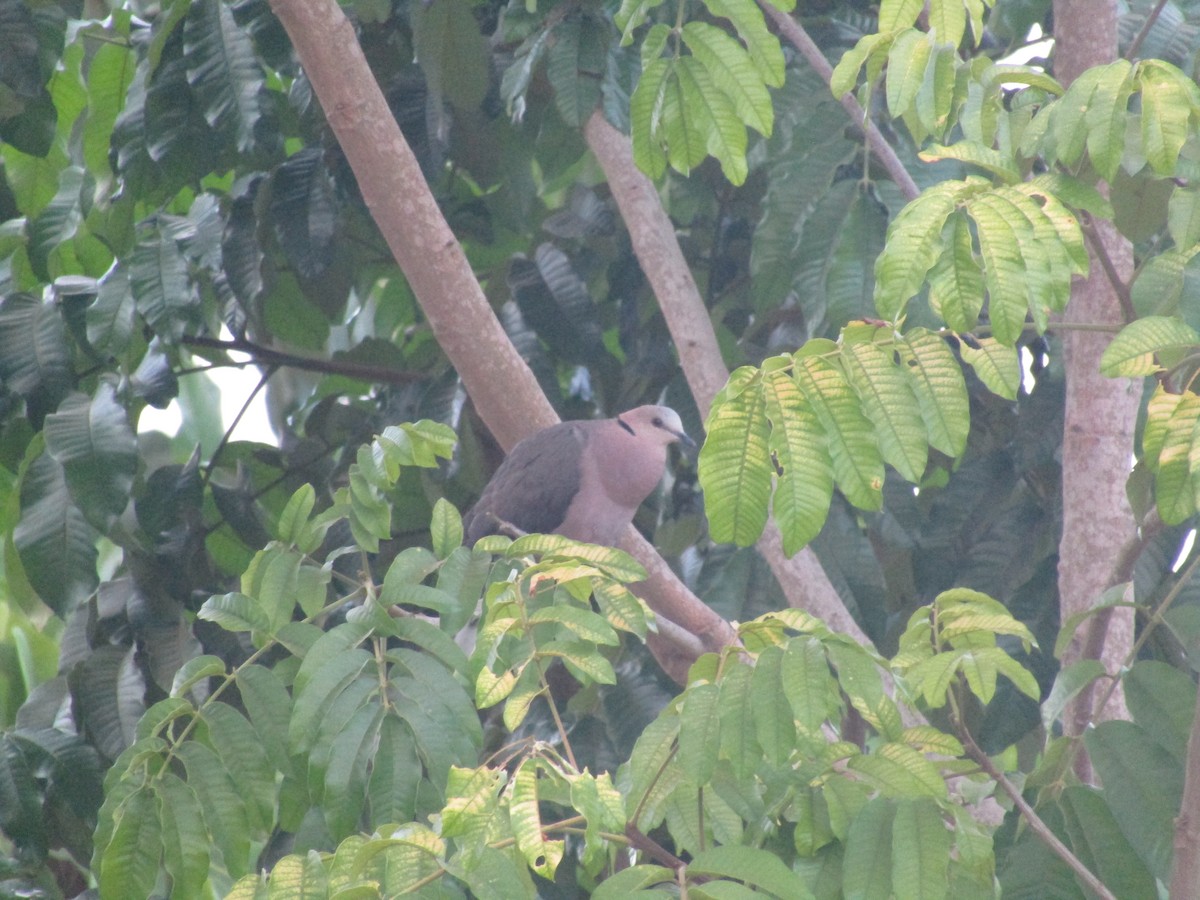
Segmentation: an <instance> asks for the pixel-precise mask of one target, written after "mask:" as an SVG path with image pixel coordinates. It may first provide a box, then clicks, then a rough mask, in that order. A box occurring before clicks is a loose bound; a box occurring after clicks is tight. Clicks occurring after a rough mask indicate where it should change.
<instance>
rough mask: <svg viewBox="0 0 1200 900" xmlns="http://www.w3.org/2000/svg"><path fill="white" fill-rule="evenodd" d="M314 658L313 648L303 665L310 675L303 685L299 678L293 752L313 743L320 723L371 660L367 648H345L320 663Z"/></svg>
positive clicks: (291, 737)
mask: <svg viewBox="0 0 1200 900" xmlns="http://www.w3.org/2000/svg"><path fill="white" fill-rule="evenodd" d="M318 643H320V642H318ZM314 651H315V648H314ZM312 658H313V652H310V654H309V657H308V658H306V659H305V660H304V663H303V664H302V665H301V667H300V668H301V672H303V673H305V674H306V675H307V676H308V677H307V678H306V679H305V681H304V684H303V687H301V684H300V678H299V676H297V679H296V688H295V691H294V696H295V698H296V706H295V710H294V711H293V713H292V721H291V724H290V725H289V727H288V740H289V746H290V747H291V749H292V751H293V752H301V753H302V752H304V751H305V750H307V749H309V748H311V747H312V745H313V742H314V741H315V740H316V739H317V734H318V728H319V723H320V722H321V721H322V720H323V719H324V718H325V716H326V715H327V714H328V713H329V710H330V708H331V707H333V706H334V705H335V704H337V703H338V702H339V700H340V699H341V696H342V694H343V693H344V692H345V691H346V690H347V689H348V688H349V687H350V685H351V684H353V683H354V682H355V681H356V680H357V679H358V678H359V676H360V675H362V673H363V670H364V669H365V668H366V667H367V665H368V664H369V663H370V662H371V656H370V655H369V654H368V653H367V652H366V651H365V650H349V651H343V652H342V653H341V654H339V655H337V656H335V657H333V658H332V659H329V660H327V661H325V662H324V664H323V665H320V666H318V667H310V666H309V662H310V660H311V659H312Z"/></svg>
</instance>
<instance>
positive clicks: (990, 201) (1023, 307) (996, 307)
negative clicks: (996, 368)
mask: <svg viewBox="0 0 1200 900" xmlns="http://www.w3.org/2000/svg"><path fill="white" fill-rule="evenodd" d="M967 212H968V213H969V214H970V216H971V218H972V219H974V220H975V229H976V233H977V234H978V236H979V253H980V256H981V257H982V258H983V277H984V283H985V284H986V285H987V292H988V317H989V318H990V319H991V323H992V333H993V334H994V335H995V337H996V340H998V341H1000V343H1002V344H1008V345H1012V344H1015V343H1016V341H1017V338H1019V337H1020V336H1021V333H1022V330H1023V329H1024V327H1025V317H1026V314H1027V313H1028V311H1029V306H1030V304H1029V298H1030V295H1031V293H1032V292H1033V291H1034V290H1035V288H1034V287H1033V285H1032V284H1031V282H1032V281H1033V279H1034V278H1035V277H1036V274H1037V271H1038V270H1039V269H1040V268H1041V265H1042V262H1043V259H1044V255H1043V253H1040V252H1039V251H1038V250H1037V249H1036V248H1034V247H1032V246H1030V245H1028V244H1023V243H1022V241H1021V237H1020V236H1019V235H1018V234H1017V231H1016V230H1015V228H1014V225H1015V221H1014V219H1015V216H1014V209H1013V204H1012V203H1010V202H1007V201H1006V199H1005V198H1002V197H1000V196H999V195H998V194H997V193H995V192H987V193H981V194H978V195H976V196H975V197H972V198H971V201H970V203H969V204H968V205H967ZM1022 224H1024V223H1022Z"/></svg>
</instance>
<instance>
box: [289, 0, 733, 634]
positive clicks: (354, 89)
mask: <svg viewBox="0 0 1200 900" xmlns="http://www.w3.org/2000/svg"><path fill="white" fill-rule="evenodd" d="M271 8H272V10H273V11H274V12H275V15H276V16H278V17H279V20H280V22H282V23H283V26H284V28H285V29H286V30H287V33H288V36H289V37H290V38H291V40H292V44H293V46H294V47H295V50H296V54H297V56H298V57H299V58H300V62H301V64H302V65H303V66H304V71H305V73H306V74H307V75H308V78H309V81H310V82H311V83H312V86H313V90H314V91H315V92H316V95H317V98H318V100H319V101H320V103H321V108H322V109H323V110H324V111H325V116H326V118H327V119H328V121H329V124H330V127H332V129H333V131H334V134H335V135H336V136H337V139H338V143H339V144H341V147H342V150H343V152H345V154H346V159H347V160H348V161H349V163H350V167H351V169H352V170H353V171H354V176H355V178H356V179H357V180H358V186H359V188H360V190H361V191H362V196H363V199H364V201H365V202H366V204H367V207H368V208H369V209H370V210H371V215H372V216H373V217H374V219H375V222H376V224H377V225H378V226H379V230H380V232H381V233H382V234H383V237H384V239H385V240H386V241H387V243H388V246H389V247H390V248H391V250H392V253H393V254H394V255H395V257H396V261H397V262H398V263H399V264H400V268H401V270H402V271H403V272H404V275H405V277H406V278H407V279H408V283H409V285H410V286H411V287H412V289H413V293H414V295H415V296H416V298H417V302H418V303H419V304H420V306H421V310H422V312H423V313H424V314H425V317H426V319H427V320H428V321H429V326H430V328H431V329H432V331H433V335H434V337H435V338H436V339H437V342H438V344H439V345H440V346H441V348H442V350H443V351H444V352H445V353H446V356H447V357H448V358H449V359H450V362H451V363H452V364H453V365H454V367H455V369H456V370H457V371H458V374H459V375H460V377H461V378H462V380H463V384H464V385H466V388H467V391H468V393H469V394H470V395H471V399H472V400H473V401H474V403H475V407H476V409H477V410H478V412H479V415H480V416H481V417H482V418H483V420H484V422H485V423H487V426H488V428H490V429H491V431H492V434H494V435H495V436H496V439H497V440H498V441H499V442H500V443H501V445H502V446H504V447H505V448H506V449H508V448H511V447H512V446H513V445H514V444H516V443H517V441H519V440H520V439H521V438H523V437H525V436H526V435H528V434H531V433H532V432H533V431H535V430H537V429H539V428H542V427H545V426H547V425H552V424H554V422H556V421H557V416H556V415H555V413H554V410H553V408H552V407H551V406H550V402H549V401H548V400H547V399H546V396H545V395H544V394H543V393H542V391H541V388H540V387H538V384H537V381H536V380H535V379H534V377H533V374H532V373H531V372H530V370H529V367H528V366H526V365H525V363H524V361H523V360H522V359H521V357H520V356H519V354H518V353H517V351H516V349H515V348H514V347H513V345H512V343H511V342H510V341H509V339H508V336H507V335H506V334H505V333H504V330H503V328H502V327H501V326H500V323H499V321H498V320H497V319H496V316H495V314H494V313H493V312H492V309H491V306H490V305H489V304H488V302H487V299H486V297H485V296H484V294H483V290H482V288H481V287H480V285H479V282H478V281H477V280H476V278H475V275H474V273H473V272H472V270H471V266H470V264H469V262H468V261H467V258H466V255H465V254H464V253H463V250H462V247H461V246H460V245H459V242H458V240H457V238H455V236H454V233H453V232H452V231H451V230H450V226H449V225H448V224H447V223H446V220H445V218H444V217H443V216H442V213H441V210H439V209H438V205H437V201H436V200H435V199H434V197H433V194H432V193H431V192H430V190H429V187H428V185H427V184H426V182H425V178H424V176H423V175H422V174H421V169H420V166H419V165H418V163H417V160H416V157H415V156H414V155H413V152H412V149H411V148H410V147H409V145H408V142H407V141H405V139H404V136H403V135H402V134H401V133H400V128H399V126H398V125H397V124H396V120H395V119H394V118H393V116H392V114H391V111H390V110H389V109H388V106H387V103H386V101H385V100H384V97H383V93H382V92H381V91H380V89H379V85H378V84H377V83H376V81H375V78H374V76H373V75H372V74H371V70H370V68H369V67H368V65H367V61H366V58H365V57H364V56H363V52H362V48H361V47H360V46H359V44H358V40H357V38H356V37H355V34H354V29H353V27H352V26H351V25H350V22H349V21H348V20H347V19H346V16H345V14H344V13H343V12H342V10H341V9H340V8H339V6H338V5H337V3H336V2H334V0H272V2H271ZM626 546H628V547H629V548H630V549H632V550H633V552H634V554H635V555H636V556H637V557H638V559H639V560H640V561H641V563H642V564H643V565H644V566H645V567H646V568H647V570H649V571H650V573H651V576H650V579H649V580H648V581H647V582H646V583H645V584H644V585H642V586H641V587H643V588H644V589H645V597H646V599H647V602H649V603H650V605H651V606H652V607H653V608H654V609H655V610H657V611H660V612H662V614H663V615H665V616H666V617H667V618H669V619H671V621H673V622H675V623H676V624H678V625H680V626H681V627H682V628H684V629H685V630H687V631H689V632H691V633H692V634H693V635H696V636H698V637H700V639H701V640H702V641H703V642H704V643H705V645H706V646H709V647H719V646H721V645H723V644H725V643H727V642H729V641H731V640H732V639H733V632H732V629H731V628H730V627H729V624H728V623H727V622H725V620H724V619H722V618H721V617H720V616H718V615H717V614H716V613H714V612H713V611H712V610H711V609H709V608H708V607H707V606H706V605H705V604H704V603H702V602H701V601H700V600H699V598H697V597H696V596H695V595H694V594H692V593H691V592H690V591H688V590H687V588H686V587H685V586H684V585H683V584H682V583H681V582H680V581H679V579H678V578H676V577H675V576H674V575H673V574H672V573H671V571H670V569H669V568H668V567H667V565H666V564H665V563H664V562H663V561H662V558H661V557H659V556H658V554H657V553H655V552H654V550H653V548H651V547H650V545H649V544H647V543H646V542H645V541H643V540H641V539H640V537H638V536H637V535H636V532H634V530H633V529H632V528H631V529H630V538H629V540H628V541H627V542H626ZM688 649H690V648H688Z"/></svg>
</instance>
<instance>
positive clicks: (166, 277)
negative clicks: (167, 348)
mask: <svg viewBox="0 0 1200 900" xmlns="http://www.w3.org/2000/svg"><path fill="white" fill-rule="evenodd" d="M212 2H214V3H215V2H217V0H212ZM127 261H128V265H129V289H130V291H131V292H132V293H133V299H134V301H135V303H136V304H137V311H138V312H139V313H141V314H142V315H143V316H144V317H145V318H146V321H147V322H148V323H149V324H150V327H151V328H152V329H154V332H155V334H157V335H158V336H159V337H161V338H162V339H163V340H164V341H166V342H167V343H170V344H173V343H175V342H176V341H177V340H178V339H179V338H180V337H182V336H183V333H184V332H185V331H186V330H188V328H189V326H191V325H193V324H194V323H195V322H196V320H197V319H198V318H199V312H200V303H199V297H198V296H197V295H196V291H195V289H194V288H193V286H192V284H191V283H190V281H189V279H188V273H187V260H185V259H184V256H183V253H182V252H181V251H180V249H179V245H178V244H177V243H176V241H175V238H174V237H172V234H171V231H170V229H169V228H167V227H163V226H162V225H161V224H160V223H159V222H158V221H157V220H151V221H150V222H149V223H148V224H146V225H145V226H143V227H142V228H140V229H139V234H138V242H137V245H136V246H135V247H134V248H133V252H132V253H131V254H130V255H129V256H128V258H127Z"/></svg>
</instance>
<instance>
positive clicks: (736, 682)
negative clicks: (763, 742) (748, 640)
mask: <svg viewBox="0 0 1200 900" xmlns="http://www.w3.org/2000/svg"><path fill="white" fill-rule="evenodd" d="M752 672H753V670H752V669H751V668H750V667H749V666H748V665H745V664H738V665H734V666H731V667H730V668H729V669H728V670H727V671H726V672H725V676H724V677H723V678H722V679H721V682H720V687H721V695H720V716H721V756H722V758H725V759H728V760H729V764H730V766H731V768H732V769H733V773H734V775H736V776H737V777H738V778H742V779H744V778H746V777H748V776H749V775H750V774H751V773H753V772H754V771H755V770H756V769H757V768H758V766H759V764H760V763H761V762H762V751H761V749H760V748H759V746H758V739H757V735H756V731H755V725H754V719H753V713H752V711H751V706H750V705H751V703H752V697H753V688H752V685H751V677H752V675H751V673H752Z"/></svg>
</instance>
